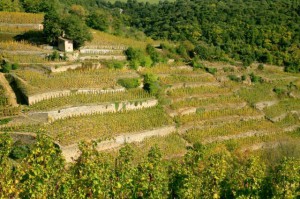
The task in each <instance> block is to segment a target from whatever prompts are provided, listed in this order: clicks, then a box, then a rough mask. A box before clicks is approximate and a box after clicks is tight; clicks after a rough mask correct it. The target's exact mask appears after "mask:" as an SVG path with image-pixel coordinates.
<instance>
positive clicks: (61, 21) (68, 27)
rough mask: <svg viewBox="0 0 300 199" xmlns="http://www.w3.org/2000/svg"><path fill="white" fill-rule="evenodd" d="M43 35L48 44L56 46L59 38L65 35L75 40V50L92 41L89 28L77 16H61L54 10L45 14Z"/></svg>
mask: <svg viewBox="0 0 300 199" xmlns="http://www.w3.org/2000/svg"><path fill="white" fill-rule="evenodd" d="M43 33H44V35H45V38H46V40H47V42H50V43H52V44H56V43H57V41H58V37H59V36H61V35H62V33H65V37H67V38H68V39H71V40H73V43H74V47H75V49H77V48H79V47H81V46H82V45H83V44H84V42H86V41H90V40H91V39H92V34H91V32H90V30H89V28H88V26H87V25H86V24H85V22H84V21H83V20H82V19H80V18H79V17H78V16H77V15H66V16H61V15H60V14H59V13H58V12H57V11H56V10H53V9H51V10H50V11H49V12H47V13H46V14H45V18H44V30H43Z"/></svg>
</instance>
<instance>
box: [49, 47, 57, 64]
mask: <svg viewBox="0 0 300 199" xmlns="http://www.w3.org/2000/svg"><path fill="white" fill-rule="evenodd" d="M48 59H49V60H51V61H57V60H59V53H58V52H57V51H56V50H55V51H53V52H52V54H51V55H49V56H48Z"/></svg>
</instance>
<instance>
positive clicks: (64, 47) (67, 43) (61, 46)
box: [58, 37, 73, 52]
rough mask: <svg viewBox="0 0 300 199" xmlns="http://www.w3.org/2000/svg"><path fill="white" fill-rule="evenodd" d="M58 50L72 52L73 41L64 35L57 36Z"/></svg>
mask: <svg viewBox="0 0 300 199" xmlns="http://www.w3.org/2000/svg"><path fill="white" fill-rule="evenodd" d="M58 50H60V51H63V52H73V41H72V40H70V39H66V38H64V37H59V38H58Z"/></svg>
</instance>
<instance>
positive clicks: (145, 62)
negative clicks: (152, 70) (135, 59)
mask: <svg viewBox="0 0 300 199" xmlns="http://www.w3.org/2000/svg"><path fill="white" fill-rule="evenodd" d="M152 65H153V62H152V59H151V57H149V56H144V57H143V58H142V59H141V66H143V67H151V66H152Z"/></svg>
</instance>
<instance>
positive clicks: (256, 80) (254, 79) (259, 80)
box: [249, 73, 263, 83]
mask: <svg viewBox="0 0 300 199" xmlns="http://www.w3.org/2000/svg"><path fill="white" fill-rule="evenodd" d="M249 76H250V79H251V82H253V83H262V82H263V79H262V78H261V77H259V76H256V75H255V74H254V73H251V74H250V75H249Z"/></svg>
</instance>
